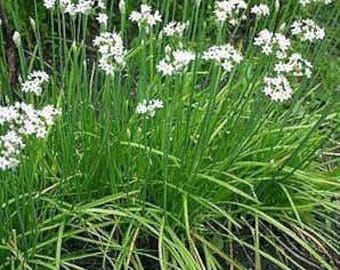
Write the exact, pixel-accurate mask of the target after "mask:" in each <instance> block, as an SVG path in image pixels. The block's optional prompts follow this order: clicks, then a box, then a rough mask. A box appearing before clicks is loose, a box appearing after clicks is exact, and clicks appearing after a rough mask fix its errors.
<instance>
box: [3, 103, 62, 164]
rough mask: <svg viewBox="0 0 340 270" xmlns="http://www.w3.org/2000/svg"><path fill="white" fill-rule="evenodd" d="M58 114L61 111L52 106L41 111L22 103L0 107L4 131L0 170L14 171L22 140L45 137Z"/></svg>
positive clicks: (22, 143)
mask: <svg viewBox="0 0 340 270" xmlns="http://www.w3.org/2000/svg"><path fill="white" fill-rule="evenodd" d="M60 114H61V110H60V109H57V108H55V107H53V106H52V105H47V106H45V107H43V108H42V109H41V110H39V109H35V108H34V107H33V105H32V104H26V103H24V102H21V103H19V102H16V103H15V104H14V105H10V106H7V107H0V125H1V128H2V130H4V129H5V130H6V133H5V135H2V136H0V169H1V170H7V169H14V168H15V167H16V166H17V165H18V164H19V158H20V153H21V151H22V150H23V149H24V147H25V144H24V139H25V138H26V137H27V136H36V137H38V138H44V137H46V135H47V132H48V128H49V127H50V126H51V125H53V123H54V119H55V117H56V116H58V115H60Z"/></svg>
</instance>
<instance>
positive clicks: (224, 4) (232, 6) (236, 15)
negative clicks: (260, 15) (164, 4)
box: [214, 0, 248, 25]
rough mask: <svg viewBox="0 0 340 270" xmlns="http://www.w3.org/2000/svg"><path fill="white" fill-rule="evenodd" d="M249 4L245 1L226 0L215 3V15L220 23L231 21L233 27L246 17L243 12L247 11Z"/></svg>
mask: <svg viewBox="0 0 340 270" xmlns="http://www.w3.org/2000/svg"><path fill="white" fill-rule="evenodd" d="M247 6H248V5H247V3H246V2H245V1H243V0H225V1H217V2H215V10H214V14H215V17H216V20H217V21H218V22H221V23H224V22H225V21H227V20H228V21H229V23H230V24H231V25H236V24H237V23H238V22H240V21H241V20H245V19H246V17H245V16H242V12H243V11H244V10H245V9H247Z"/></svg>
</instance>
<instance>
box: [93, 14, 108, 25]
mask: <svg viewBox="0 0 340 270" xmlns="http://www.w3.org/2000/svg"><path fill="white" fill-rule="evenodd" d="M108 19H109V17H108V16H107V14H106V13H99V14H98V16H97V18H96V20H97V22H99V24H101V25H104V26H107V22H108Z"/></svg>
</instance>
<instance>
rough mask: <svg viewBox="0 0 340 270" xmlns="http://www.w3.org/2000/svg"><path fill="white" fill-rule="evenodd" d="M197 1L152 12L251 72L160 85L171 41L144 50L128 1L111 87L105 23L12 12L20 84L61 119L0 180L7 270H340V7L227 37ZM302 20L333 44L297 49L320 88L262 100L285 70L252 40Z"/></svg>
mask: <svg viewBox="0 0 340 270" xmlns="http://www.w3.org/2000/svg"><path fill="white" fill-rule="evenodd" d="M108 2H110V1H108ZM193 2H194V1H189V0H185V1H174V0H171V1H170V0H169V1H152V5H153V7H154V8H158V9H159V10H160V11H161V12H162V14H163V19H164V20H170V19H171V18H175V19H177V20H182V21H186V20H189V21H190V25H191V26H190V29H189V31H187V32H186V33H187V34H186V36H185V37H184V39H183V41H182V42H183V44H184V45H185V47H189V48H192V49H193V50H195V51H196V52H197V53H199V52H202V51H203V50H204V49H206V48H208V47H209V46H211V45H214V44H221V43H228V42H231V43H232V44H233V45H234V46H235V47H237V48H239V49H240V50H241V51H242V53H243V55H244V56H245V58H244V60H243V61H242V63H241V64H239V65H236V66H235V67H234V69H233V71H232V72H231V73H230V74H224V73H223V71H222V69H221V68H220V67H218V66H217V65H214V64H213V63H211V62H210V63H206V62H203V61H202V60H199V59H198V60H196V61H195V62H194V63H193V64H192V65H191V66H190V68H189V69H188V71H187V72H185V73H183V74H180V75H177V76H173V77H166V78H163V77H161V76H160V74H159V73H158V72H157V71H156V64H157V63H158V61H159V60H160V59H162V58H163V57H164V46H165V45H166V44H167V42H166V41H165V40H159V39H158V37H157V36H156V35H155V33H156V31H158V30H160V29H158V28H160V26H159V27H158V28H157V27H156V28H155V29H154V32H153V33H151V34H149V35H147V34H145V33H144V34H143V33H140V32H139V31H138V28H137V27H136V25H133V24H132V23H130V22H129V21H128V19H127V16H128V15H129V13H130V12H131V11H132V10H134V9H135V8H136V7H137V6H138V5H137V3H134V2H133V1H130V3H131V4H128V5H127V7H126V8H127V13H126V14H125V15H124V14H120V13H119V12H118V10H117V3H118V1H112V5H109V8H108V14H109V17H110V20H109V21H110V23H109V26H108V30H109V31H111V30H116V31H117V32H120V33H121V35H122V37H123V39H124V42H125V46H126V48H128V50H129V51H128V56H127V66H126V68H125V69H124V70H123V71H121V72H120V71H117V72H116V73H115V76H114V77H113V78H112V77H108V76H105V75H104V73H103V72H101V71H100V70H99V69H98V67H97V62H96V59H97V57H96V51H95V49H94V48H93V45H92V41H91V40H92V39H93V38H94V37H95V35H96V34H98V32H99V29H98V27H97V23H96V22H95V19H94V18H95V16H94V15H91V16H89V17H85V16H83V17H81V18H79V20H78V19H76V20H71V19H70V18H69V17H68V16H65V17H63V16H61V15H60V14H59V13H58V12H56V11H55V12H53V13H51V14H50V13H49V12H47V11H46V10H45V9H43V8H41V7H42V1H38V0H37V1H29V4H28V8H27V9H25V8H23V7H24V2H22V1H18V0H13V1H10V2H7V3H6V4H7V10H6V11H7V13H8V15H9V17H10V22H11V24H12V25H13V26H14V27H15V29H17V30H18V31H19V32H20V33H21V35H22V39H23V47H22V48H20V49H19V50H18V59H19V62H20V64H19V66H20V74H22V76H25V75H26V74H28V73H29V72H30V71H32V70H35V69H40V70H45V71H46V72H48V73H49V74H50V75H51V77H52V80H51V82H50V84H49V86H48V87H47V89H46V90H45V92H44V94H43V96H42V97H41V98H40V99H39V100H36V101H35V102H36V103H37V104H48V103H52V104H55V105H56V104H58V105H59V106H61V107H62V111H63V114H62V116H61V117H60V118H59V119H58V120H57V122H56V124H55V125H54V127H53V128H52V129H51V130H50V133H49V136H48V139H47V140H44V141H41V140H30V141H29V143H28V146H27V148H26V149H25V153H24V155H23V158H22V162H21V164H20V166H19V167H18V168H17V169H16V170H15V171H4V172H0V186H1V188H0V269H25V270H26V269H34V270H36V269H188V270H190V269H207V270H208V269H209V270H210V269H211V270H215V269H216V270H217V269H250V268H251V269H329V270H332V269H337V267H339V265H336V263H339V261H338V262H336V256H337V254H339V252H340V250H339V247H340V238H339V235H338V233H337V232H338V230H339V228H340V227H339V226H340V221H339V214H338V213H339V210H340V209H339V191H340V175H339V167H338V164H339V143H340V141H339V131H340V129H339V100H340V99H339V83H340V81H339V76H338V74H339V72H340V70H339V60H338V59H339V39H338V37H339V29H340V28H339V10H340V6H339V3H333V4H331V5H329V6H323V5H313V6H312V7H310V8H306V9H303V8H301V6H300V5H299V4H298V3H297V1H293V0H289V1H284V2H285V4H283V5H282V6H281V9H280V11H279V12H278V11H273V13H272V14H271V16H269V17H268V18H267V19H266V18H263V19H260V20H259V21H258V22H257V23H256V24H255V21H254V22H252V21H250V20H249V23H248V21H247V23H244V24H242V26H240V27H239V28H237V29H236V30H234V31H228V29H227V28H226V27H224V28H223V29H222V30H221V31H220V32H218V31H217V30H216V29H217V27H216V25H215V23H214V21H213V17H212V15H211V14H212V10H213V2H214V1H202V4H201V6H200V8H195V7H194V6H193ZM250 2H251V3H255V1H250ZM267 2H268V3H269V4H270V6H271V7H272V9H273V8H274V6H275V5H274V2H275V1H267ZM25 3H26V2H25ZM110 3H111V2H110ZM138 4H139V3H138ZM29 16H31V17H32V18H33V20H34V22H35V28H32V26H31V24H30V23H29ZM300 17H303V18H304V17H311V18H313V19H314V20H316V21H317V22H318V23H319V24H320V25H322V26H323V27H325V28H326V33H327V38H326V39H325V40H324V41H321V42H317V43H316V44H315V45H314V46H310V45H308V43H296V44H295V45H294V47H295V49H296V50H298V51H299V52H301V53H302V54H303V56H304V57H305V58H306V59H309V60H310V61H312V63H313V65H314V69H313V77H312V79H302V80H296V81H294V82H293V83H292V86H293V88H294V92H295V93H294V96H293V98H292V99H291V100H290V101H288V102H284V103H274V102H273V101H271V100H270V99H269V98H268V97H266V96H265V95H264V94H263V93H262V87H263V85H262V80H263V77H264V76H266V74H267V73H268V72H270V71H271V69H272V68H273V65H272V62H271V61H272V60H271V59H269V60H268V58H266V57H264V56H263V55H261V54H260V52H259V49H258V48H256V47H254V46H253V45H252V38H253V36H254V34H255V33H257V32H259V31H260V30H262V29H263V28H268V29H272V30H274V29H277V28H279V27H280V25H282V24H284V23H285V24H286V28H284V29H285V30H284V31H285V32H286V31H287V30H288V29H289V28H288V26H289V24H290V23H291V22H292V21H293V20H294V19H297V18H300ZM248 24H249V25H248ZM254 25H255V26H254ZM0 40H1V44H3V42H4V41H5V40H4V37H3V36H1V37H0ZM5 53H6V50H5V49H4V47H1V49H0V56H1V59H0V73H1V75H0V96H1V102H2V104H3V103H5V102H14V98H13V95H12V91H16V92H17V93H20V89H19V88H18V89H10V87H9V82H8V70H7V63H6V60H5ZM19 56H20V58H19ZM143 98H160V99H162V100H163V101H164V105H165V106H164V109H162V110H160V111H158V112H157V113H156V115H155V117H154V118H145V117H143V116H139V115H137V114H136V113H135V108H136V106H137V104H138V102H140V101H141V100H142V99H143Z"/></svg>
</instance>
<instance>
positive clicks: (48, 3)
mask: <svg viewBox="0 0 340 270" xmlns="http://www.w3.org/2000/svg"><path fill="white" fill-rule="evenodd" d="M56 2H57V0H44V7H45V8H47V9H53V8H54V7H55V5H56Z"/></svg>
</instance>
